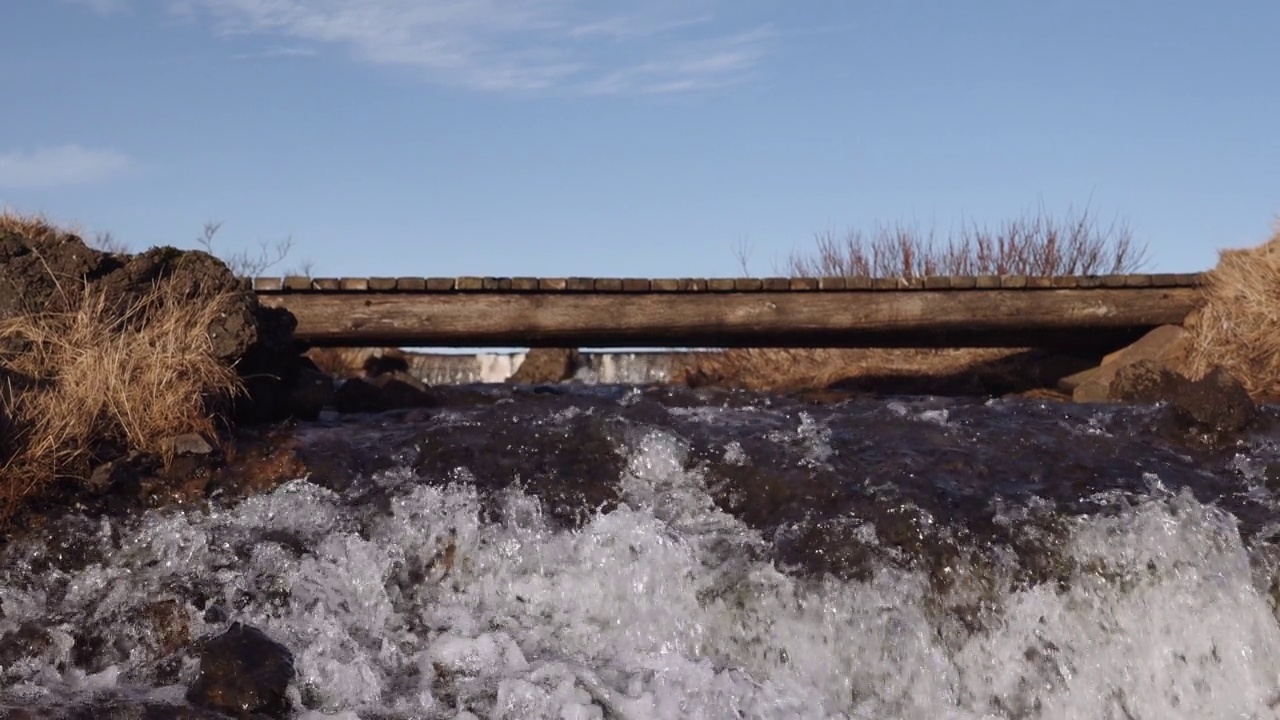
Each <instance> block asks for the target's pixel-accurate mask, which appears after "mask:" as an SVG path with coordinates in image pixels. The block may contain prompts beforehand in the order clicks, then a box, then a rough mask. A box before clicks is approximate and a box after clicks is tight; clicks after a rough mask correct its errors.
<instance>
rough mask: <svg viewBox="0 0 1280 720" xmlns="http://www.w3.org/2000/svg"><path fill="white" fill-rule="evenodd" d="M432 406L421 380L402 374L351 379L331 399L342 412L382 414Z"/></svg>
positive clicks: (432, 399)
mask: <svg viewBox="0 0 1280 720" xmlns="http://www.w3.org/2000/svg"><path fill="white" fill-rule="evenodd" d="M434 404H435V399H434V398H433V397H432V396H431V394H430V393H428V392H427V388H426V386H425V385H423V384H422V381H421V380H419V379H417V378H415V377H413V376H412V375H409V374H408V373H403V372H390V373H384V374H382V375H378V376H377V377H372V378H352V379H350V380H347V381H346V382H344V383H343V384H342V387H340V388H338V390H337V392H336V393H334V396H333V405H334V407H335V408H337V410H338V412H343V413H361V412H383V411H386V410H401V409H404V408H411V407H427V406H430V405H434Z"/></svg>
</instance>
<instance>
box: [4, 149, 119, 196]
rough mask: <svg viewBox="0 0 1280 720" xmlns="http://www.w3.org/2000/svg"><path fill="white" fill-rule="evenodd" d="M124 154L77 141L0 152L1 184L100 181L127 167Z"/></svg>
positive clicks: (34, 185) (39, 185)
mask: <svg viewBox="0 0 1280 720" xmlns="http://www.w3.org/2000/svg"><path fill="white" fill-rule="evenodd" d="M130 165H131V161H130V160H129V157H128V156H127V155H124V154H122V153H118V152H116V151H114V150H95V149H92V148H86V147H81V146H80V145H59V146H57V147H48V148H40V149H36V150H30V151H26V150H18V151H13V152H8V153H3V154H0V188H5V189H8V190H16V189H28V188H49V187H63V186H67V185H82V184H86V183H95V182H101V181H103V180H108V179H110V178H112V177H115V176H117V175H119V174H120V173H122V172H124V171H125V170H127V169H129V166H130Z"/></svg>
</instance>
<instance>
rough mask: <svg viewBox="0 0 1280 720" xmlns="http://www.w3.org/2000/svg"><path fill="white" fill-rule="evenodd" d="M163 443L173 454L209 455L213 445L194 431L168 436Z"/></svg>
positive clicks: (211, 452)
mask: <svg viewBox="0 0 1280 720" xmlns="http://www.w3.org/2000/svg"><path fill="white" fill-rule="evenodd" d="M165 444H166V445H167V446H168V448H169V451H170V452H172V453H173V454H174V455H211V454H213V446H212V445H210V444H209V441H208V440H205V439H204V438H202V437H200V436H199V435H198V434H196V433H187V434H185V435H178V436H177V437H172V438H169V439H168V440H167V441H166V442H165Z"/></svg>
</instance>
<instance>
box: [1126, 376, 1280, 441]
mask: <svg viewBox="0 0 1280 720" xmlns="http://www.w3.org/2000/svg"><path fill="white" fill-rule="evenodd" d="M1108 399H1109V400H1112V401H1117V402H1168V403H1169V404H1170V405H1172V406H1173V408H1174V411H1175V413H1176V414H1177V415H1178V417H1179V418H1180V419H1181V420H1182V421H1183V422H1184V423H1186V424H1187V425H1189V426H1192V427H1194V428H1196V429H1199V430H1201V431H1207V432H1211V433H1214V434H1230V433H1236V432H1239V431H1241V430H1244V429H1245V428H1247V427H1248V426H1249V425H1250V424H1251V423H1252V422H1253V421H1254V419H1255V418H1256V417H1257V415H1258V408H1257V406H1256V405H1254V403H1253V400H1252V399H1251V398H1250V397H1249V393H1248V391H1247V390H1245V388H1244V386H1243V385H1242V384H1241V383H1240V381H1238V380H1236V379H1235V378H1234V377H1232V375H1231V373H1229V372H1227V371H1226V370H1225V369H1223V368H1221V367H1216V368H1214V369H1213V370H1211V371H1210V372H1209V374H1207V375H1205V376H1204V377H1203V378H1201V379H1200V380H1194V381H1193V380H1189V379H1187V377H1186V376H1184V375H1182V374H1180V373H1177V372H1175V371H1173V370H1170V369H1169V368H1167V367H1163V366H1161V365H1159V364H1157V363H1155V362H1154V361H1151V360H1140V361H1138V362H1136V363H1131V364H1129V365H1126V366H1125V367H1123V368H1121V369H1120V370H1119V371H1118V372H1117V373H1116V376H1115V378H1114V380H1113V381H1112V383H1111V388H1110V394H1109V397H1108Z"/></svg>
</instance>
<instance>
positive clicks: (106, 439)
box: [0, 218, 240, 520]
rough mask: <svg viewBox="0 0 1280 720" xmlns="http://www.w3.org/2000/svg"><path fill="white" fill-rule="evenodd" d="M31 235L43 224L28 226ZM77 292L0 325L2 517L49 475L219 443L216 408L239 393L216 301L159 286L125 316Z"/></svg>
mask: <svg viewBox="0 0 1280 720" xmlns="http://www.w3.org/2000/svg"><path fill="white" fill-rule="evenodd" d="M4 222H14V221H13V220H12V219H11V218H6V219H5V220H4ZM32 231H34V232H43V231H44V226H42V225H40V224H38V223H35V224H33V225H32V226H30V227H27V228H24V229H23V232H32ZM76 292H78V293H79V297H77V298H74V300H75V302H72V303H71V307H72V308H73V309H72V310H70V311H67V312H60V313H44V314H32V315H26V316H22V317H17V318H14V319H11V320H9V321H6V322H3V323H0V371H3V372H0V377H3V378H5V382H4V387H0V416H3V417H7V422H8V427H6V428H5V432H4V435H3V437H2V438H0V520H2V519H3V518H6V517H9V516H10V515H11V514H12V512H13V511H14V510H15V509H16V508H17V506H18V505H19V504H20V503H21V502H22V501H23V500H24V499H25V498H27V497H29V496H31V495H32V494H33V493H36V492H37V491H39V490H40V489H41V488H43V487H45V486H47V485H48V484H50V483H52V482H53V481H55V480H57V479H60V478H67V477H72V478H83V477H84V476H85V474H86V473H87V472H88V471H89V469H90V467H91V465H92V464H93V463H94V462H96V461H98V460H101V459H103V457H104V455H106V456H111V455H118V454H119V453H121V452H124V451H130V450H138V451H143V452H148V453H154V454H158V455H161V456H162V457H163V456H165V454H166V452H167V450H166V447H165V441H166V440H167V439H169V438H172V437H174V436H176V435H181V434H184V433H199V434H201V435H204V436H205V437H207V438H215V437H216V435H217V427H216V425H217V422H218V420H217V418H218V412H219V411H220V409H221V408H222V407H224V405H223V403H224V402H225V401H226V400H228V399H229V398H230V397H231V396H232V395H233V394H234V393H236V392H238V391H239V390H240V379H239V377H238V376H237V374H236V372H235V370H234V369H233V368H231V367H229V366H227V365H225V364H224V363H222V362H220V361H218V360H217V359H216V358H215V357H214V355H213V353H212V345H211V342H210V339H209V335H208V332H207V328H208V327H209V324H210V322H211V321H212V320H213V319H214V318H215V317H217V315H218V314H219V313H220V312H221V311H222V309H223V303H222V302H221V301H215V302H204V303H191V302H183V301H181V299H180V298H177V297H174V296H172V295H173V294H172V293H171V292H170V291H169V290H168V289H167V287H166V285H165V284H163V283H162V284H160V285H158V286H157V287H155V289H154V292H152V293H151V294H150V295H148V296H147V297H144V298H143V299H141V300H139V301H137V302H136V303H134V304H133V305H132V306H131V307H129V308H128V309H127V311H126V312H125V313H124V314H123V316H122V315H121V314H120V313H118V312H114V311H112V309H111V308H109V307H108V303H107V302H106V299H105V297H104V296H103V295H102V294H101V293H100V292H97V291H95V290H93V289H92V288H91V287H81V288H79V289H77V291H76Z"/></svg>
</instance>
